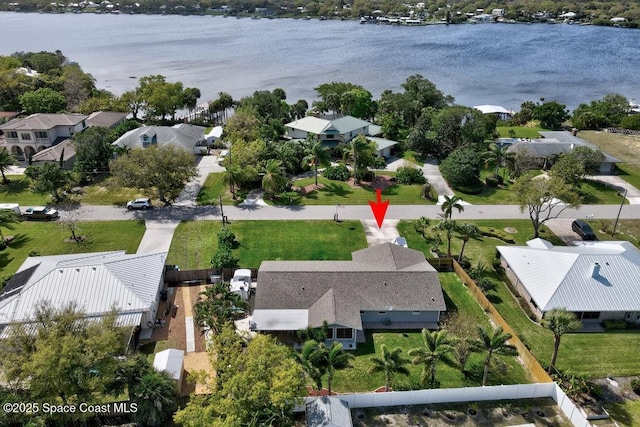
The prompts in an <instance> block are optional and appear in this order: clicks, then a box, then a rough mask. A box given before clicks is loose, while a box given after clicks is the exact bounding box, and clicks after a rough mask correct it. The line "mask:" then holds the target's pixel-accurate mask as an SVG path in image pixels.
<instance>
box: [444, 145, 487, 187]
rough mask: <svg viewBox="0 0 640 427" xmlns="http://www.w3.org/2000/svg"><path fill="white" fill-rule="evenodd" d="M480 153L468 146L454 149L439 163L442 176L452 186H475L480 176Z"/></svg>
mask: <svg viewBox="0 0 640 427" xmlns="http://www.w3.org/2000/svg"><path fill="white" fill-rule="evenodd" d="M479 164H480V155H479V154H478V153H477V152H476V151H474V150H472V149H470V148H459V149H457V150H454V151H453V152H452V153H451V154H449V156H448V157H447V158H446V159H444V160H443V161H442V163H441V164H440V171H441V172H442V176H443V177H444V179H446V180H447V182H448V183H449V184H450V185H451V186H452V187H453V188H456V189H458V190H460V191H462V188H463V187H464V188H475V187H476V186H477V184H478V181H479V178H480V168H479Z"/></svg>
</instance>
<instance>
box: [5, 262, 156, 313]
mask: <svg viewBox="0 0 640 427" xmlns="http://www.w3.org/2000/svg"><path fill="white" fill-rule="evenodd" d="M165 259H166V253H157V254H142V255H137V254H136V255H126V254H125V252H124V251H117V252H102V253H89V254H75V255H56V256H51V257H48V256H44V257H29V258H27V260H25V262H24V263H23V264H22V266H21V267H20V268H19V269H18V273H17V274H16V275H15V276H14V278H12V279H11V280H10V281H9V283H8V284H7V288H6V289H5V290H3V292H2V293H0V324H8V323H15V322H19V323H25V322H29V321H30V320H31V319H32V318H33V314H34V310H35V308H36V306H37V304H38V303H39V302H41V301H49V302H50V303H51V304H52V305H53V306H54V307H61V306H65V305H67V304H69V303H71V302H75V303H76V304H77V306H78V308H79V309H81V310H83V311H84V312H85V314H86V315H87V317H92V316H98V317H99V316H102V315H104V314H106V313H109V312H110V311H111V310H112V309H113V308H116V309H117V311H118V312H119V313H120V314H135V313H138V314H141V313H143V312H146V311H149V310H150V308H151V307H152V306H153V305H154V304H155V300H156V298H157V294H158V287H159V285H160V283H161V279H162V274H163V272H164V261H165Z"/></svg>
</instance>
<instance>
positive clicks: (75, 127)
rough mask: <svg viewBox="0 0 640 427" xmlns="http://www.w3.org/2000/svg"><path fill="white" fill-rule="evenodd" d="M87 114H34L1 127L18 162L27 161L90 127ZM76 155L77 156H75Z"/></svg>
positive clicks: (7, 143) (8, 146) (7, 145)
mask: <svg viewBox="0 0 640 427" xmlns="http://www.w3.org/2000/svg"><path fill="white" fill-rule="evenodd" d="M86 120H87V116H86V115H84V114H69V113H65V114H44V113H36V114H31V115H30V116H28V117H25V118H23V119H14V120H11V121H10V122H8V123H5V124H4V125H2V126H0V130H1V131H2V132H3V133H4V135H5V138H6V147H7V149H8V150H9V151H11V154H13V155H14V156H15V157H16V158H17V159H18V160H21V161H24V160H28V159H29V158H31V157H33V156H34V155H35V154H36V153H37V152H38V151H42V150H44V149H47V148H49V147H52V146H54V145H58V144H60V143H61V142H63V141H65V140H66V139H68V138H71V136H73V134H75V133H77V132H82V131H83V130H84V129H85V128H86V127H87V122H86ZM74 154H75V153H74Z"/></svg>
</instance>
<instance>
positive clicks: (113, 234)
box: [0, 221, 145, 276]
mask: <svg viewBox="0 0 640 427" xmlns="http://www.w3.org/2000/svg"><path fill="white" fill-rule="evenodd" d="M59 224H60V222H20V223H18V224H15V229H13V230H7V229H6V228H3V229H2V233H3V234H4V235H5V237H6V236H15V237H14V239H13V240H12V241H11V242H10V243H9V246H8V247H7V248H6V249H5V250H4V251H1V252H0V276H7V275H9V274H13V273H15V272H16V270H17V269H18V267H20V265H21V264H22V262H23V261H24V260H25V259H26V258H27V257H28V256H29V254H30V253H32V252H37V253H38V254H39V255H60V254H71V253H82V252H100V251H115V250H126V251H127V253H129V254H135V253H136V250H137V249H138V245H139V244H140V240H141V239H142V235H143V234H144V231H145V226H144V222H143V221H94V222H82V223H80V231H79V234H80V235H81V236H86V239H87V240H86V241H85V242H83V243H82V244H80V245H78V244H76V243H75V242H66V241H65V239H67V238H68V237H69V236H70V232H69V231H68V229H66V228H63V227H62V226H60V225H59Z"/></svg>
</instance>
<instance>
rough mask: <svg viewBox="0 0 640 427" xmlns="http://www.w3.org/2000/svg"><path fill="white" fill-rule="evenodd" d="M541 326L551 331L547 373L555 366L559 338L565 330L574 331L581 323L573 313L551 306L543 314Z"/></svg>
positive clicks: (580, 326)
mask: <svg viewBox="0 0 640 427" xmlns="http://www.w3.org/2000/svg"><path fill="white" fill-rule="evenodd" d="M542 326H544V327H545V328H547V329H549V330H550V331H551V332H553V338H554V341H553V355H552V356H551V362H550V363H549V369H548V371H547V372H549V374H550V373H551V371H552V370H553V369H554V368H555V365H556V358H557V357H558V350H559V349H560V338H561V337H562V335H564V334H565V333H566V332H571V331H575V330H577V329H580V328H582V323H581V322H580V321H579V320H578V318H577V317H576V315H575V313H573V312H571V311H568V310H567V309H565V308H553V309H551V310H549V311H547V312H546V313H545V314H544V318H543V319H542Z"/></svg>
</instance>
